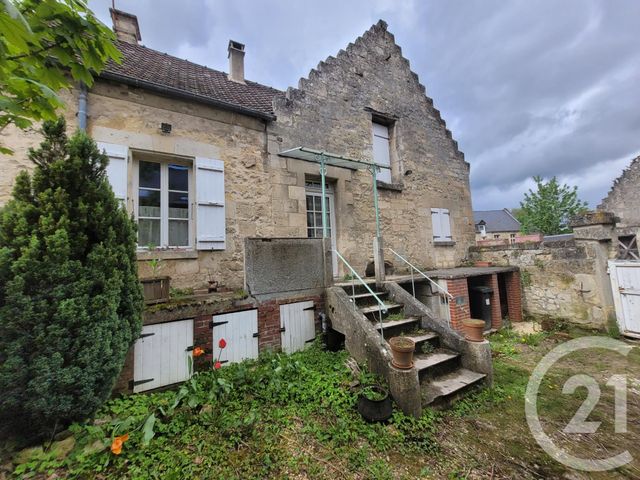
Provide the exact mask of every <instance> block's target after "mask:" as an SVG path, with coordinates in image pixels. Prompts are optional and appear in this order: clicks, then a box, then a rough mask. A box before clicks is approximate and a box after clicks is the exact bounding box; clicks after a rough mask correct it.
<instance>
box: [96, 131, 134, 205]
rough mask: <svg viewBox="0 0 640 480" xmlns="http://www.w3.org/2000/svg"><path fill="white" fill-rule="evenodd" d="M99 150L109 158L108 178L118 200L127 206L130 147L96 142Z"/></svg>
mask: <svg viewBox="0 0 640 480" xmlns="http://www.w3.org/2000/svg"><path fill="white" fill-rule="evenodd" d="M96 143H97V145H98V149H99V150H100V151H101V152H104V153H105V154H106V155H107V157H109V165H107V178H108V179H109V183H110V184H111V189H112V190H113V193H114V194H115V196H116V198H117V199H118V200H121V201H122V202H123V203H124V204H125V205H126V203H127V185H128V179H127V162H128V160H129V147H127V146H126V145H116V144H114V143H104V142H96Z"/></svg>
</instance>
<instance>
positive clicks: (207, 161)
mask: <svg viewBox="0 0 640 480" xmlns="http://www.w3.org/2000/svg"><path fill="white" fill-rule="evenodd" d="M195 171H196V204H197V208H196V210H197V220H196V232H197V233H196V246H197V248H198V250H224V249H225V238H226V226H225V211H224V210H225V209H224V162H222V161H221V160H216V159H213V158H202V157H197V158H196V168H195Z"/></svg>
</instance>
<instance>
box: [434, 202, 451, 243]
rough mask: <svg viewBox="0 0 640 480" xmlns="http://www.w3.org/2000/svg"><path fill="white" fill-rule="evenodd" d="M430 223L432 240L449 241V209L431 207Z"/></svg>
mask: <svg viewBox="0 0 640 480" xmlns="http://www.w3.org/2000/svg"><path fill="white" fill-rule="evenodd" d="M431 225H432V228H433V241H434V242H436V243H438V242H451V241H453V238H452V237H451V219H450V215H449V210H447V209H446V208H432V209H431Z"/></svg>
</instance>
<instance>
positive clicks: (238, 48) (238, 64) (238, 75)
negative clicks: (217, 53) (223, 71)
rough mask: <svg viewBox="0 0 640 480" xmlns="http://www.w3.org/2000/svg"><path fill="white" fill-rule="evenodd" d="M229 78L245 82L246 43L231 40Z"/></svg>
mask: <svg viewBox="0 0 640 480" xmlns="http://www.w3.org/2000/svg"><path fill="white" fill-rule="evenodd" d="M228 50H229V80H231V81H234V82H238V83H244V45H243V44H242V43H240V42H236V41H233V40H229V47H228Z"/></svg>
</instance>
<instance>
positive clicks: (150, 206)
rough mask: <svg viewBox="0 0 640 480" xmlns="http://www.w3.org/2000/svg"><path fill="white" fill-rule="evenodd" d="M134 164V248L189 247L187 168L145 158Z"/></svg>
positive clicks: (189, 225)
mask: <svg viewBox="0 0 640 480" xmlns="http://www.w3.org/2000/svg"><path fill="white" fill-rule="evenodd" d="M137 165H138V169H137V174H138V191H137V194H136V200H137V212H136V214H137V218H138V245H140V246H141V247H144V246H147V245H155V246H158V247H189V246H191V244H192V242H191V215H190V205H191V198H190V197H191V194H190V190H192V188H191V187H190V184H191V165H189V164H187V163H182V162H177V161H175V162H174V161H171V162H160V161H151V160H146V159H145V160H140V161H139V162H138V163H137Z"/></svg>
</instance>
